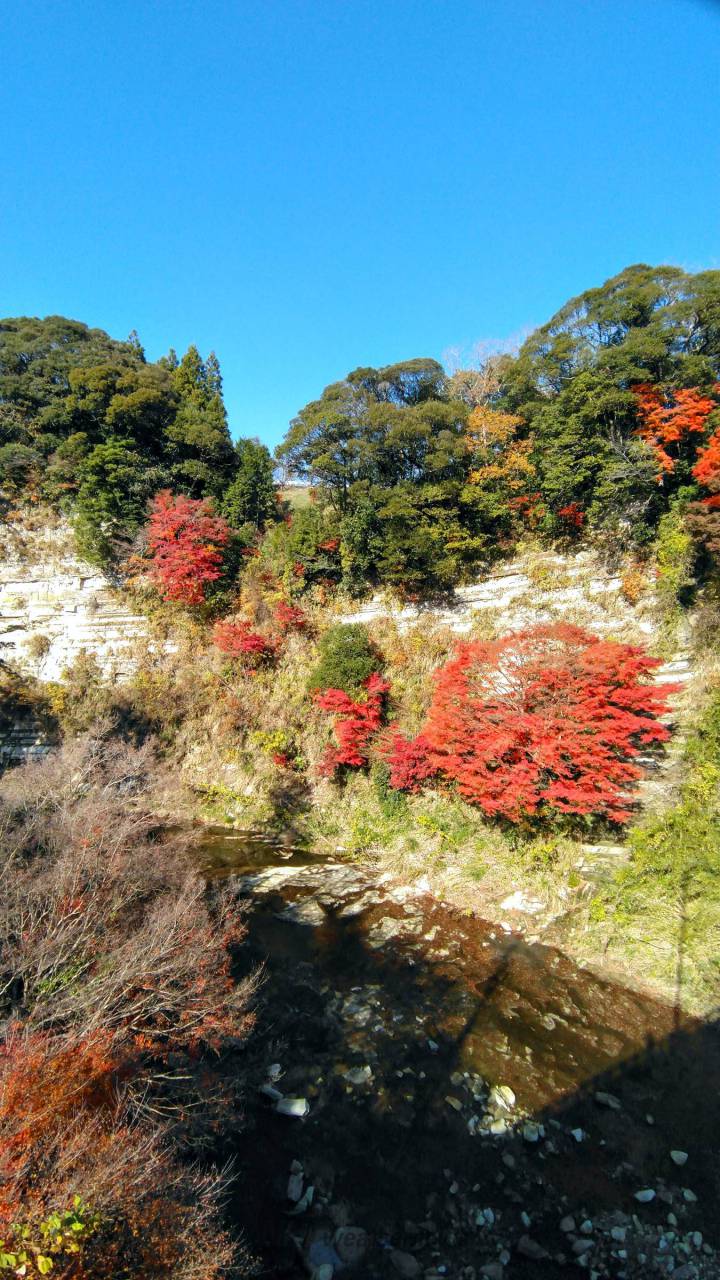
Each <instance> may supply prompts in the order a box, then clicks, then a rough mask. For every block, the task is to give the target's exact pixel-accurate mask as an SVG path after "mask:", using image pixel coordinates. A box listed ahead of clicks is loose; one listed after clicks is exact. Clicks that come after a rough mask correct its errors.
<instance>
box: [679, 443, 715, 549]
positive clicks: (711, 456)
mask: <svg viewBox="0 0 720 1280" xmlns="http://www.w3.org/2000/svg"><path fill="white" fill-rule="evenodd" d="M692 473H693V478H694V479H695V480H697V482H698V484H701V485H702V486H703V488H704V489H707V490H709V492H708V494H707V496H706V497H704V498H701V499H700V501H699V502H691V503H690V505H689V506H688V509H687V513H686V521H687V526H688V529H689V530H690V532H691V533H693V534H694V535H695V537H696V538H698V539H699V540H700V542H703V543H704V544H705V547H706V548H707V550H708V551H711V552H713V554H714V555H718V554H719V553H720V428H718V430H717V431H715V432H714V433H713V435H711V437H710V439H709V440H708V442H707V444H706V445H705V448H704V449H701V450H700V452H699V453H698V458H697V462H696V463H695V466H694V467H693V472H692Z"/></svg>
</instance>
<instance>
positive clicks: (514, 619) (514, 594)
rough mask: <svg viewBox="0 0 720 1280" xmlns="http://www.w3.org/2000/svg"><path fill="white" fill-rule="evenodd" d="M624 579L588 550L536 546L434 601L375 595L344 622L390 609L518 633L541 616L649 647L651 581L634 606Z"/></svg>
mask: <svg viewBox="0 0 720 1280" xmlns="http://www.w3.org/2000/svg"><path fill="white" fill-rule="evenodd" d="M625 583H626V578H625V576H624V575H623V574H622V573H621V572H611V571H609V570H608V569H607V568H606V567H605V566H604V565H603V564H602V562H601V560H600V558H599V557H598V556H597V555H596V554H595V553H594V552H592V551H580V552H577V553H576V554H574V555H573V554H568V555H559V554H553V553H552V552H544V553H543V552H540V553H538V552H534V553H530V552H529V553H527V554H526V555H524V556H520V557H518V558H517V559H514V560H512V561H510V562H508V563H507V564H505V565H503V566H502V567H501V568H498V569H497V570H495V571H494V572H493V573H491V574H489V575H488V576H487V577H484V578H482V579H479V580H478V581H477V582H473V583H471V584H470V585H468V586H463V587H458V588H457V589H456V590H455V591H454V592H453V593H452V595H451V596H450V597H449V598H448V599H447V600H446V601H443V602H442V603H439V604H437V605H435V606H432V607H430V606H427V605H402V606H401V605H393V604H392V602H389V601H388V600H386V599H385V598H382V597H376V598H374V599H372V600H370V601H368V602H367V603H365V604H363V605H362V606H361V607H360V608H358V609H357V610H356V611H354V612H353V613H348V614H345V615H344V616H343V618H342V621H343V622H364V623H372V622H373V621H375V620H376V619H378V618H381V617H385V616H387V615H390V616H391V617H393V618H394V620H395V621H396V622H397V623H398V625H399V626H400V627H401V628H403V629H405V628H409V627H414V626H418V625H420V626H422V622H423V619H428V618H431V619H432V621H433V622H436V623H440V624H442V625H444V626H448V627H450V628H451V629H452V630H453V631H456V632H457V633H458V634H464V633H466V632H469V631H471V630H473V628H476V627H477V626H478V625H480V626H481V627H483V626H485V625H489V626H492V628H493V629H494V631H495V632H496V633H497V634H500V635H501V634H503V633H504V632H507V631H518V630H522V629H523V628H524V627H530V626H537V624H538V623H543V622H572V623H575V624H577V625H578V626H582V627H586V628H587V629H588V630H589V631H593V632H595V633H596V634H599V635H609V634H612V635H613V636H615V637H620V636H622V638H623V639H627V640H630V641H635V642H637V643H641V644H646V645H648V647H649V648H652V647H653V641H654V640H655V639H656V638H657V630H658V628H657V623H656V610H655V607H654V606H655V599H654V595H653V592H652V590H651V589H650V584H649V583H646V584H644V587H645V590H644V591H643V593H642V596H641V598H640V599H639V600H638V603H637V604H633V603H631V602H630V600H628V598H627V596H626V594H625Z"/></svg>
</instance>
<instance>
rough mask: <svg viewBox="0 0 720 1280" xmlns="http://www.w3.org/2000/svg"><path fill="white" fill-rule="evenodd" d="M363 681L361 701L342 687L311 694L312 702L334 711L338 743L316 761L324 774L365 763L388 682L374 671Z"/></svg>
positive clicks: (354, 767) (388, 685)
mask: <svg viewBox="0 0 720 1280" xmlns="http://www.w3.org/2000/svg"><path fill="white" fill-rule="evenodd" d="M363 683H364V687H365V690H366V696H365V701H364V702H356V701H355V700H354V699H353V698H351V697H350V695H349V694H347V693H345V692H344V690H342V689H325V690H324V692H322V693H316V694H315V702H316V703H317V705H318V706H319V707H322V709H323V711H333V712H334V713H335V723H334V725H333V728H334V731H335V737H336V739H337V743H338V745H337V747H328V749H327V750H326V752H325V754H324V756H323V758H322V761H321V763H320V771H321V773H324V774H325V775H327V776H328V777H329V776H331V775H332V774H333V773H335V771H336V770H337V769H339V768H342V767H347V768H352V769H358V768H362V767H363V766H364V765H366V764H367V763H368V759H369V749H370V744H371V742H372V740H373V738H374V737H375V735H376V734H377V733H378V731H379V729H380V727H381V725H382V719H383V712H384V709H385V694H386V693H387V692H388V689H389V688H390V682H389V681H388V680H384V679H383V678H382V676H381V675H379V674H378V672H374V673H373V674H372V675H371V676H368V678H367V680H365V681H364V682H363Z"/></svg>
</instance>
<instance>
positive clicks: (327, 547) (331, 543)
mask: <svg viewBox="0 0 720 1280" xmlns="http://www.w3.org/2000/svg"><path fill="white" fill-rule="evenodd" d="M339 546H340V539H339V538H328V539H327V541H326V542H319V543H318V551H327V552H329V554H330V555H333V554H334V552H336V551H337V549H338V547H339Z"/></svg>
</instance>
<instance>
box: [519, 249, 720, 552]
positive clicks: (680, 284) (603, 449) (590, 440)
mask: <svg viewBox="0 0 720 1280" xmlns="http://www.w3.org/2000/svg"><path fill="white" fill-rule="evenodd" d="M501 363H502V368H501V391H500V396H499V399H500V403H501V405H502V407H505V408H509V409H510V410H513V411H516V412H518V413H519V414H521V415H522V417H523V419H524V420H525V421H526V422H527V423H528V427H529V430H530V431H531V432H532V435H533V438H534V442H535V452H534V461H535V464H536V467H537V472H538V476H539V482H540V483H539V487H540V489H541V492H542V495H543V497H544V498H545V500H546V501H547V503H548V506H549V508H550V511H551V512H557V511H558V510H559V509H561V508H562V507H563V506H566V505H568V504H569V503H571V502H576V503H578V505H579V506H580V507H582V509H583V510H584V511H586V512H587V514H588V516H589V519H590V522H591V524H596V525H597V524H615V525H617V524H618V523H624V525H625V527H626V529H627V531H628V534H629V535H630V534H632V536H633V537H635V538H637V537H640V538H641V539H642V538H647V536H648V534H647V530H648V529H651V528H652V527H654V525H655V524H656V523H657V521H658V519H659V518H660V515H661V514H662V512H663V510H664V509H665V507H666V505H667V501H668V500H669V499H670V498H671V497H672V492H673V488H672V486H667V487H666V489H665V490H664V491H663V492H660V491H659V490H658V486H657V484H656V483H655V476H654V473H653V464H652V457H651V453H650V451H649V449H648V448H647V446H645V445H643V444H642V442H641V441H639V440H638V439H637V435H636V433H637V428H638V419H637V412H636V408H637V406H636V401H635V397H634V395H633V393H632V388H633V386H635V385H636V384H638V383H651V384H652V383H662V384H663V385H670V386H678V387H685V386H701V387H707V386H709V385H711V384H712V382H713V381H714V380H715V379H716V378H717V376H718V373H720V272H718V271H706V272H701V273H700V274H698V275H689V274H687V273H686V272H684V271H682V270H681V269H680V268H679V267H665V266H661V267H649V266H646V265H644V264H640V265H638V266H632V267H628V268H626V269H625V270H624V271H622V272H620V273H619V275H617V276H614V277H613V278H612V279H611V280H608V281H607V282H606V283H605V284H604V285H602V286H601V287H599V288H595V289H589V290H587V291H586V292H585V293H583V294H580V295H579V296H578V297H577V298H573V299H571V300H570V301H569V302H568V303H566V304H565V306H564V307H562V308H561V309H560V311H558V312H557V314H556V315H554V316H553V317H552V319H551V320H549V321H548V323H547V324H545V325H543V326H542V327H541V328H540V329H538V330H537V331H536V332H535V333H533V334H532V335H531V336H530V337H529V338H528V340H527V341H526V342H525V343H524V345H523V346H522V348H521V350H520V352H519V354H518V356H517V358H516V359H511V358H506V359H504V360H503V361H502V362H501ZM686 479H687V477H686V476H684V475H683V473H682V470H681V469H678V472H677V474H676V476H675V479H674V484H675V488H677V487H679V486H680V485H682V484H683V483H684V482H685V481H686Z"/></svg>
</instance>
